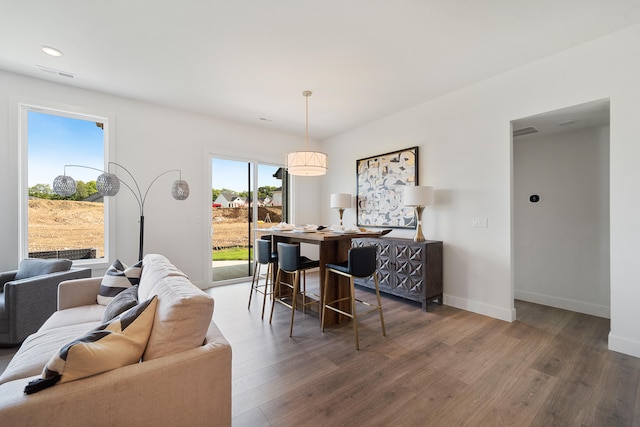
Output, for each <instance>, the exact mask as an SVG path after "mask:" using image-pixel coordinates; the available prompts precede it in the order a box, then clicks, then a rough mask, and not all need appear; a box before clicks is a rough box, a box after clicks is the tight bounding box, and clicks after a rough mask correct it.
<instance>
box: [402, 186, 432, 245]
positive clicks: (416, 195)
mask: <svg viewBox="0 0 640 427" xmlns="http://www.w3.org/2000/svg"><path fill="white" fill-rule="evenodd" d="M431 204H433V187H426V186H418V185H415V186H408V187H405V188H404V205H405V206H413V207H414V208H415V214H416V235H415V236H414V237H413V241H414V242H423V241H424V240H425V238H424V235H423V234H422V212H423V211H424V208H425V207H426V206H429V205H431Z"/></svg>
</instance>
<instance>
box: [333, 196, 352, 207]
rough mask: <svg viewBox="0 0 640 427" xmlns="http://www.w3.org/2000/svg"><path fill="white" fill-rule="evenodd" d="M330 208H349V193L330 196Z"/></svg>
mask: <svg viewBox="0 0 640 427" xmlns="http://www.w3.org/2000/svg"><path fill="white" fill-rule="evenodd" d="M331 207H332V208H338V209H350V208H351V194H349V193H333V194H331Z"/></svg>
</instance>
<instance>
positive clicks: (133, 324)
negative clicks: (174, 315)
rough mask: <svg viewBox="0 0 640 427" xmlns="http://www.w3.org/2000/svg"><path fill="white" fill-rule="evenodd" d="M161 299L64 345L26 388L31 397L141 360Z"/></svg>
mask: <svg viewBox="0 0 640 427" xmlns="http://www.w3.org/2000/svg"><path fill="white" fill-rule="evenodd" d="M157 302H158V299H157V298H155V297H154V298H151V299H150V300H147V301H145V302H143V303H141V304H138V305H137V306H136V307H134V308H132V309H131V310H128V311H126V312H125V313H122V314H121V315H119V316H117V317H116V318H114V319H113V320H111V321H110V322H109V323H105V324H103V325H100V326H99V327H98V328H96V329H94V330H93V331H91V332H89V333H87V334H86V335H85V336H83V337H81V338H78V339H76V340H74V341H72V342H70V343H68V344H66V345H64V346H62V348H61V349H60V351H58V352H56V354H54V355H53V357H52V358H51V359H50V360H49V362H48V363H47V365H46V366H45V368H44V370H43V372H42V378H38V379H35V380H33V381H31V382H29V384H28V385H27V386H26V387H25V390H24V391H25V393H26V394H31V393H35V392H38V391H40V390H42V389H44V388H47V387H51V386H52V385H54V384H56V383H57V382H60V383H65V382H69V381H74V380H77V379H80V378H85V377H88V376H91V375H95V374H99V373H102V372H106V371H110V370H112V369H116V368H119V367H122V366H126V365H130V364H133V363H137V362H139V361H140V358H141V357H142V353H143V351H144V348H145V346H146V345H147V341H148V339H149V333H150V331H151V326H152V324H153V319H154V314H155V310H156V305H157Z"/></svg>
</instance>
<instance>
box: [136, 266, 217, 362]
mask: <svg viewBox="0 0 640 427" xmlns="http://www.w3.org/2000/svg"><path fill="white" fill-rule="evenodd" d="M144 268H145V269H146V268H147V267H146V266H145V267H144ZM152 294H153V295H152V296H154V295H157V296H158V308H157V310H156V315H155V319H154V321H153V328H152V329H151V335H150V336H149V343H148V344H147V349H146V350H145V352H144V355H143V356H142V359H143V360H151V359H156V358H158V357H162V356H165V355H169V354H173V353H178V352H180V351H184V350H188V349H191V348H195V347H198V346H200V345H202V343H203V341H204V338H205V336H206V333H207V328H208V327H209V323H211V319H212V316H213V298H211V297H210V296H209V295H207V294H206V293H204V292H203V291H202V290H201V289H199V288H198V287H196V286H195V285H194V284H193V283H191V282H190V281H189V280H188V279H187V278H186V277H183V276H169V277H165V278H164V279H159V282H158V283H157V284H156V286H154V287H153V289H152ZM139 296H140V294H139ZM140 297H141V296H140Z"/></svg>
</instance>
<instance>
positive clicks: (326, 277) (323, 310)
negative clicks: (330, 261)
mask: <svg viewBox="0 0 640 427" xmlns="http://www.w3.org/2000/svg"><path fill="white" fill-rule="evenodd" d="M329 273H331V270H329V269H327V270H325V272H324V291H322V307H321V308H320V329H321V330H322V332H324V316H325V313H326V311H327V283H329Z"/></svg>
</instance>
